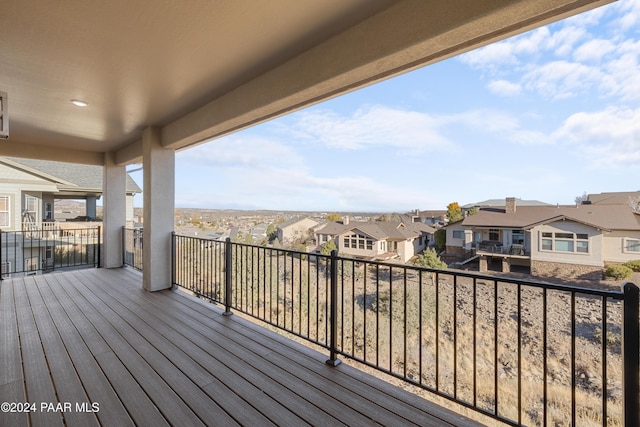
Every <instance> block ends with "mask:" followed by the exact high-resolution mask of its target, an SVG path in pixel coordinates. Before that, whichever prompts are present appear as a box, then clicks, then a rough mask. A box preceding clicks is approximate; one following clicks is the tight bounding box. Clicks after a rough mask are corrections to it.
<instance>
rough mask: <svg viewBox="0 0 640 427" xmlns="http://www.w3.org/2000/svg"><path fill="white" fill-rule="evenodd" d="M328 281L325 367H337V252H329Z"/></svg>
mask: <svg viewBox="0 0 640 427" xmlns="http://www.w3.org/2000/svg"><path fill="white" fill-rule="evenodd" d="M329 267H330V274H331V275H330V279H331V295H330V298H329V301H330V304H331V306H330V307H329V310H330V311H329V313H330V314H329V330H330V331H331V337H330V338H329V350H330V352H331V354H330V356H329V360H327V362H326V363H327V365H330V366H338V365H339V364H340V359H338V356H337V339H338V251H336V250H335V249H334V250H332V251H331V259H330V264H329Z"/></svg>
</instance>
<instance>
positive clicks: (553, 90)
mask: <svg viewBox="0 0 640 427" xmlns="http://www.w3.org/2000/svg"><path fill="white" fill-rule="evenodd" d="M603 77H604V75H603V73H602V72H601V71H600V70H599V69H598V68H595V67H589V66H586V65H583V64H579V63H576V62H568V61H554V62H550V63H548V64H545V65H543V66H540V67H536V68H533V69H532V70H530V71H529V72H527V73H526V74H525V75H524V76H523V78H522V80H523V82H524V87H525V88H527V89H529V90H533V91H536V92H538V93H540V94H541V95H542V96H544V97H545V98H549V99H564V98H569V97H572V96H575V95H577V94H579V93H582V92H584V91H586V90H588V89H589V88H590V87H591V86H592V85H593V84H596V83H597V82H599V81H601V80H602V79H603Z"/></svg>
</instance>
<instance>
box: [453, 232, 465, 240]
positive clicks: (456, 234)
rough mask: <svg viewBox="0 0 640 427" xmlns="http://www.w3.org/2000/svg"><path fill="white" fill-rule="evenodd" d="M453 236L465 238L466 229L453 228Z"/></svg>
mask: <svg viewBox="0 0 640 427" xmlns="http://www.w3.org/2000/svg"><path fill="white" fill-rule="evenodd" d="M453 238H454V239H464V231H463V230H453Z"/></svg>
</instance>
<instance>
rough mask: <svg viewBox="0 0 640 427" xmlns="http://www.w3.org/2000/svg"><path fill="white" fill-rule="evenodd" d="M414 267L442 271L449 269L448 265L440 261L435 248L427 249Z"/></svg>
mask: <svg viewBox="0 0 640 427" xmlns="http://www.w3.org/2000/svg"><path fill="white" fill-rule="evenodd" d="M413 265H416V266H418V267H428V268H437V269H441V270H445V269H447V267H448V266H447V263H446V262H444V261H442V260H441V259H440V257H439V256H438V254H437V253H436V251H435V249H433V248H427V249H425V250H424V251H423V252H422V254H421V255H420V256H419V257H418V259H416V261H415V262H414V263H413Z"/></svg>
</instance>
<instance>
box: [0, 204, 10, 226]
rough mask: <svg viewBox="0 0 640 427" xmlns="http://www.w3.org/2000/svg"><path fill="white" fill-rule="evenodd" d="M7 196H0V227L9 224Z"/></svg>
mask: <svg viewBox="0 0 640 427" xmlns="http://www.w3.org/2000/svg"><path fill="white" fill-rule="evenodd" d="M9 205H10V203H9V196H0V227H8V226H10V225H11V207H10V206H9Z"/></svg>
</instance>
